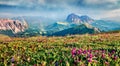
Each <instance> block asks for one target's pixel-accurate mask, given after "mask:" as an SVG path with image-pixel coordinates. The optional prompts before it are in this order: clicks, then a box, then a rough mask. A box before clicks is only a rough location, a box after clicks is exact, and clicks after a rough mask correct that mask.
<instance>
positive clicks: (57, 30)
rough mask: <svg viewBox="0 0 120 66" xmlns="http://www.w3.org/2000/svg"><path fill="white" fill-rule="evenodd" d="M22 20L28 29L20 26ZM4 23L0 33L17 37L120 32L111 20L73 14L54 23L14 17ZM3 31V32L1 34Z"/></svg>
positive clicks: (118, 25)
mask: <svg viewBox="0 0 120 66" xmlns="http://www.w3.org/2000/svg"><path fill="white" fill-rule="evenodd" d="M23 19H24V22H25V24H27V25H29V27H28V26H27V27H26V25H25V24H22V22H23ZM18 20H19V21H18ZM6 22H7V23H5V22H4V21H2V19H1V22H0V26H1V25H2V24H3V23H5V25H4V27H6V24H7V27H6V28H4V29H6V30H4V29H3V28H2V29H0V30H1V33H3V34H4V33H6V34H9V31H11V32H13V34H16V35H18V36H37V35H46V36H65V35H73V34H86V33H88V34H94V33H100V32H109V31H114V30H120V22H116V21H111V20H95V19H93V18H90V17H89V16H87V15H83V16H78V15H76V14H74V13H72V14H69V15H68V16H67V18H66V19H65V20H62V22H59V21H57V22H55V21H54V20H52V19H47V18H41V17H22V18H21V17H15V18H12V19H11V21H10V20H6ZM26 22H27V23H26ZM43 22H44V23H43ZM50 22H51V23H50ZM11 25H12V26H11ZM13 26H14V28H13ZM10 27H11V28H10ZM26 28H27V29H26ZM3 30H4V32H2V31H3ZM8 30H9V31H8Z"/></svg>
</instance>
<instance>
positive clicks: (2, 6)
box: [0, 0, 120, 19]
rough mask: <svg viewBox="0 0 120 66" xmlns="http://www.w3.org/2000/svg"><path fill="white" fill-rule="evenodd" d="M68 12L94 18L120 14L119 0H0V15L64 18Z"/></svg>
mask: <svg viewBox="0 0 120 66" xmlns="http://www.w3.org/2000/svg"><path fill="white" fill-rule="evenodd" d="M70 13H75V14H78V15H88V16H90V17H92V18H95V19H100V18H106V17H116V16H120V15H119V14H120V0H0V17H1V16H43V17H48V18H52V19H60V18H64V19H65V18H66V17H67V15H69V14H70Z"/></svg>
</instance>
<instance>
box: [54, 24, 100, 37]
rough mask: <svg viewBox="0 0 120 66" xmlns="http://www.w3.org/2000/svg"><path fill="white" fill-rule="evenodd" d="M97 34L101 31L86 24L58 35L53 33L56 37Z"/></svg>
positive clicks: (60, 32)
mask: <svg viewBox="0 0 120 66" xmlns="http://www.w3.org/2000/svg"><path fill="white" fill-rule="evenodd" d="M87 33H88V34H95V33H100V30H99V29H97V28H94V27H92V26H91V25H89V24H87V23H85V24H81V25H78V26H75V27H72V28H68V29H65V30H62V31H59V32H56V33H53V34H52V35H54V36H65V35H75V34H87Z"/></svg>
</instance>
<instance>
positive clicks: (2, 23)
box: [0, 19, 28, 34]
mask: <svg viewBox="0 0 120 66" xmlns="http://www.w3.org/2000/svg"><path fill="white" fill-rule="evenodd" d="M27 28H28V24H27V22H25V20H23V22H21V21H19V20H12V19H0V31H12V33H14V34H16V33H19V32H23V31H24V30H25V29H27Z"/></svg>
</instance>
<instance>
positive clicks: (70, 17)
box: [66, 13, 94, 24]
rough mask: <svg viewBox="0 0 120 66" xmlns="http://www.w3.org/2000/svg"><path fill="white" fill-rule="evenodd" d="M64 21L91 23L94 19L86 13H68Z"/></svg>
mask: <svg viewBox="0 0 120 66" xmlns="http://www.w3.org/2000/svg"><path fill="white" fill-rule="evenodd" d="M66 21H67V22H69V23H76V24H80V23H91V22H93V21H94V19H92V18H90V17H88V16H86V15H83V16H78V15H76V14H74V13H72V14H70V15H68V17H67V19H66Z"/></svg>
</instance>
